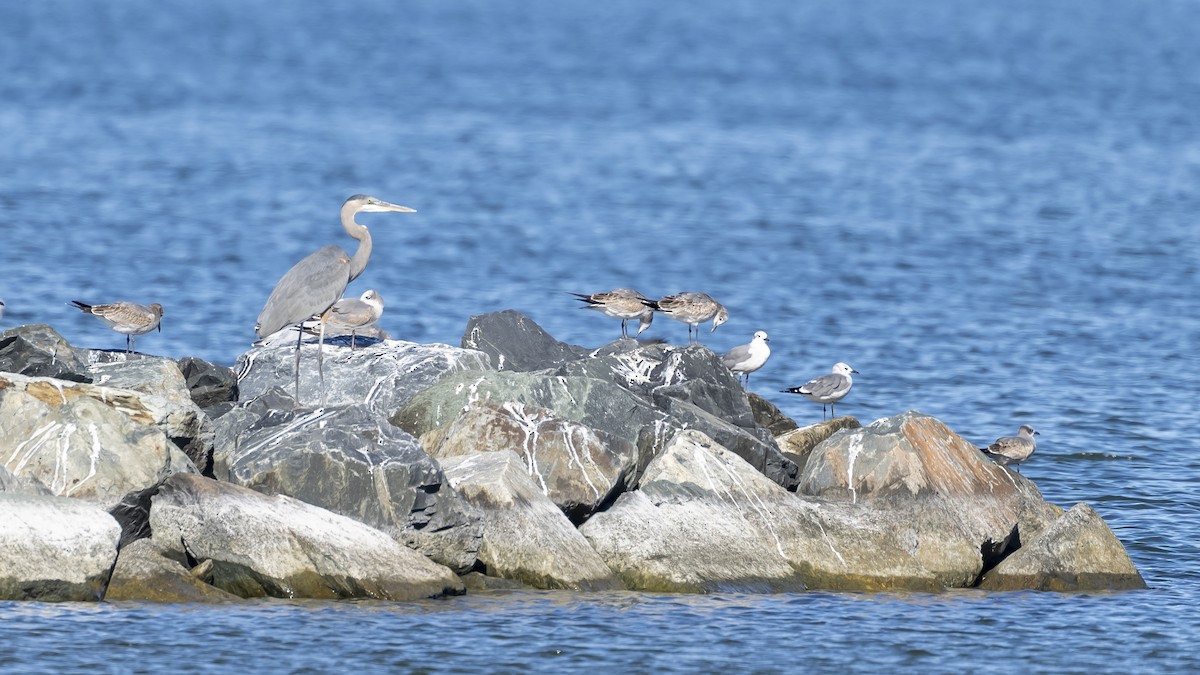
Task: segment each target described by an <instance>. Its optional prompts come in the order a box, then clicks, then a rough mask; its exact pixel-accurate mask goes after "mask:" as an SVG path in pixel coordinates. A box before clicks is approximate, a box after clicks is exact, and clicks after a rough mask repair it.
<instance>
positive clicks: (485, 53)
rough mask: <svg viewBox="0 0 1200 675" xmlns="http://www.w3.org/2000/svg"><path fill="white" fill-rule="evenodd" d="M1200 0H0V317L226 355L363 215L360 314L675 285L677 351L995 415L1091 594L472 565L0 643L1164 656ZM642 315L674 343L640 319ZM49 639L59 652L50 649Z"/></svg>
mask: <svg viewBox="0 0 1200 675" xmlns="http://www.w3.org/2000/svg"><path fill="white" fill-rule="evenodd" d="M1198 25H1200V3H1197V2H1194V1H1190V0H1150V1H1146V0H1056V1H1055V2H1044V1H1043V0H1036V1H1035V0H1015V1H1012V2H1005V3H982V2H969V1H968V0H914V1H913V2H907V3H897V2H893V1H891V0H853V1H846V0H809V1H807V2H802V3H801V2H795V1H793V0H755V1H754V2H737V1H726V2H720V3H716V2H713V3H698V2H681V1H677V0H664V1H661V2H640V1H637V0H611V1H608V2H603V3H580V2H550V1H548V0H533V1H530V2H522V3H499V2H485V1H483V0H480V1H478V2H466V1H460V0H447V1H445V2H426V3H417V2H393V1H390V0H378V1H367V0H360V1H356V2H338V3H329V2H319V1H317V0H304V1H296V2H289V3H286V4H284V3H267V2H245V1H240V0H239V1H234V0H210V1H208V2H205V3H189V2H181V1H178V0H168V1H165V2H149V1H148V0H116V1H114V2H104V3H97V2H88V1H85V0H39V1H38V2H34V3H2V4H0V34H2V35H3V40H0V73H4V74H3V76H0V237H2V239H0V297H3V298H4V300H5V301H6V303H7V304H8V310H7V313H6V314H5V316H4V317H3V319H0V327H9V326H12V325H15V324H19V323H31V322H46V323H50V324H52V325H53V326H55V327H56V328H57V329H58V330H59V331H60V332H62V333H63V335H65V336H66V337H67V338H68V339H69V340H71V341H72V342H73V343H75V344H79V345H84V346H94V347H114V348H115V347H120V346H121V345H123V340H122V338H121V336H119V335H117V334H115V333H112V332H111V331H108V330H107V329H105V328H104V326H103V325H102V324H100V323H99V322H97V321H95V320H94V319H92V318H91V317H86V316H83V315H81V314H79V313H78V312H76V311H75V310H74V309H72V308H70V307H68V306H67V304H66V303H67V301H69V300H72V299H80V300H84V301H88V302H105V301H109V300H116V299H129V300H137V301H144V302H153V301H159V302H162V303H163V304H164V305H165V306H166V318H165V320H164V328H163V332H162V333H161V334H160V333H154V334H151V335H147V336H144V337H143V338H141V339H140V340H139V341H138V346H139V348H141V349H143V350H144V351H148V352H152V353H160V354H167V355H171V356H184V355H194V356H199V357H202V358H206V359H210V360H214V361H218V362H222V363H227V364H228V363H232V362H233V361H234V360H235V359H236V358H237V355H238V354H239V353H241V352H242V351H243V350H244V349H246V348H247V347H248V343H249V342H250V340H251V339H253V325H254V320H255V317H256V315H257V314H258V311H259V309H260V308H261V306H262V303H263V302H264V300H265V298H266V297H267V295H268V294H269V293H270V290H271V287H272V286H273V285H274V282H275V281H276V280H277V279H278V277H279V276H280V275H281V274H282V273H283V272H284V271H285V270H286V269H287V268H288V267H289V266H290V265H291V264H292V263H294V262H295V261H296V260H298V259H299V258H300V257H302V256H303V255H305V254H306V253H308V252H309V251H311V250H313V249H315V248H317V247H319V246H322V245H325V244H328V243H339V244H341V245H343V246H350V245H351V244H352V243H353V242H352V241H351V240H349V239H348V238H346V237H345V236H344V235H343V233H342V232H341V230H340V228H339V227H338V225H337V208H338V206H339V205H340V203H341V201H342V200H343V199H345V197H347V196H348V195H350V194H354V193H357V192H367V193H371V194H375V195H377V196H380V197H382V198H384V199H387V200H390V201H395V202H398V203H401V204H405V205H408V206H411V207H413V208H415V209H417V210H418V213H416V214H403V215H401V214H378V215H376V214H366V215H364V216H361V217H360V220H361V221H362V222H366V223H367V224H369V225H370V226H371V228H372V232H373V233H374V236H375V243H376V253H375V256H374V258H373V259H372V262H371V265H370V267H368V269H367V271H366V273H365V274H364V275H363V277H362V278H360V279H359V280H358V281H357V282H355V284H354V285H353V286H352V287H351V289H350V290H349V291H348V292H349V293H351V294H354V295H357V294H359V293H361V292H362V291H363V290H365V289H366V288H376V289H378V290H379V291H380V292H381V293H382V295H383V296H384V298H385V299H386V301H387V312H386V314H385V316H384V319H383V321H382V325H383V327H384V328H385V329H386V330H388V331H389V332H391V333H392V334H393V335H394V336H396V337H399V338H403V339H409V340H415V341H422V342H432V341H437V342H448V343H451V344H457V342H458V340H459V337H460V336H461V333H462V330H463V327H464V326H465V324H466V320H467V317H468V316H470V315H472V314H477V313H482V312H488V311H494V310H499V309H505V308H515V309H519V310H521V311H523V312H525V313H527V314H529V315H530V316H532V317H533V318H534V319H535V320H537V321H538V322H539V323H541V324H542V325H543V326H544V327H545V328H547V329H548V330H549V331H550V332H551V333H553V334H554V335H555V336H557V337H559V338H560V339H564V340H567V341H570V342H574V343H578V344H585V345H597V344H600V343H602V342H605V341H607V340H609V339H612V338H613V337H616V336H617V335H618V333H619V327H618V325H617V323H616V322H615V321H613V320H611V319H607V318H605V317H602V316H600V315H598V314H595V313H592V312H586V313H585V312H579V311H577V310H576V309H575V308H574V305H575V303H574V302H572V301H571V299H570V297H569V296H567V295H566V293H567V292H568V291H577V292H591V291H597V290H607V289H609V288H613V287H615V286H632V287H635V288H638V289H640V290H642V291H643V292H645V293H647V294H648V295H662V294H667V293H673V292H678V291H682V290H703V291H707V292H709V293H711V294H712V295H714V296H715V297H717V298H718V299H720V300H722V301H723V302H724V303H725V304H726V305H727V306H728V307H729V309H730V312H731V314H732V318H731V320H730V321H729V323H727V324H726V325H724V326H722V327H721V328H720V329H718V330H717V331H716V332H715V333H712V334H707V333H706V334H705V337H704V339H705V342H706V343H707V344H709V345H710V346H712V347H713V348H714V349H717V350H724V349H728V348H729V347H731V346H733V345H735V344H741V343H743V342H745V341H747V340H748V339H749V337H750V335H751V334H752V333H753V332H754V331H755V330H766V331H767V332H768V333H770V335H771V344H772V347H773V348H774V355H773V356H772V359H771V361H770V362H769V363H768V364H767V366H766V367H765V368H764V369H763V370H762V371H760V372H759V373H756V374H755V375H754V376H753V378H752V382H751V385H752V389H754V390H755V391H758V392H759V393H762V394H764V395H766V396H767V397H768V398H771V399H772V400H773V401H775V402H776V403H778V404H779V405H780V406H782V407H783V409H784V410H785V412H788V413H789V414H791V415H793V416H795V417H796V418H797V419H799V420H801V421H809V420H813V419H816V415H817V414H819V413H818V411H817V410H816V408H815V406H812V405H811V404H810V403H808V402H807V401H804V400H800V399H789V398H786V397H785V395H783V394H779V393H777V391H778V390H779V389H781V388H783V387H785V386H791V385H795V384H799V383H802V382H803V381H804V380H806V379H808V378H809V377H811V376H814V375H817V374H820V373H823V372H826V371H827V370H828V368H829V367H830V366H831V365H832V364H833V363H834V362H835V361H846V362H848V363H850V364H851V365H853V366H854V367H855V368H857V369H858V370H859V371H861V373H862V374H861V375H860V376H858V377H857V378H856V385H855V389H854V392H853V393H852V394H851V395H850V397H849V398H848V399H846V401H845V405H844V406H839V411H840V412H845V413H847V414H852V415H855V416H857V417H859V418H860V419H862V420H864V421H865V420H871V419H875V418H878V417H882V416H885V415H891V414H895V413H899V412H902V411H904V410H907V409H911V408H917V409H920V410H922V411H923V412H926V413H930V414H933V415H936V416H938V417H939V418H941V419H943V420H944V421H945V422H947V423H948V424H949V425H950V426H951V427H952V428H954V429H956V430H957V431H959V432H960V433H962V434H964V435H966V436H967V437H968V438H970V439H972V440H975V441H979V442H983V441H989V440H991V439H993V438H995V437H997V436H999V435H1002V434H1007V433H1011V432H1012V431H1015V429H1016V427H1017V426H1018V425H1019V424H1021V423H1023V422H1028V423H1031V424H1033V425H1034V426H1035V427H1037V428H1038V429H1039V430H1040V431H1041V433H1042V435H1041V439H1040V440H1041V443H1040V445H1039V449H1038V454H1037V455H1036V456H1035V457H1034V459H1033V460H1031V461H1030V462H1029V463H1028V464H1027V465H1026V466H1025V467H1024V468H1023V472H1024V473H1025V475H1027V476H1029V477H1030V478H1032V479H1034V480H1035V481H1036V482H1037V483H1038V485H1039V486H1040V488H1041V489H1042V491H1043V493H1044V494H1045V495H1046V496H1047V498H1048V499H1050V500H1051V501H1054V502H1055V503H1058V504H1061V505H1064V506H1069V505H1071V504H1073V503H1075V502H1078V501H1088V502H1090V503H1092V504H1093V505H1094V506H1095V507H1096V508H1097V509H1098V510H1099V511H1100V513H1101V514H1102V515H1103V516H1104V518H1105V519H1106V520H1107V521H1108V523H1109V524H1110V525H1111V526H1112V527H1113V529H1114V530H1115V532H1116V533H1117V535H1118V536H1119V537H1120V538H1121V539H1122V541H1123V542H1124V543H1125V544H1126V546H1127V547H1128V549H1129V552H1130V554H1131V556H1132V557H1133V559H1134V562H1135V563H1136V564H1137V566H1138V568H1139V569H1140V570H1141V572H1142V574H1143V575H1144V576H1145V578H1146V580H1147V582H1148V583H1149V584H1150V586H1151V589H1150V590H1148V591H1144V592H1135V593H1124V594H1117V595H1099V596H1072V595H1063V596H1060V595H1055V594H1037V593H1018V594H1006V595H1005V594H1002V595H982V594H975V593H951V594H946V595H942V596H890V595H885V596H869V595H868V596H864V595H848V594H825V593H811V594H804V595H790V596H735V597H730V596H712V597H675V596H654V595H640V594H628V593H625V594H604V595H595V596H580V595H570V594H556V593H517V594H505V595H495V596H486V595H476V596H468V597H463V598H453V599H448V600H443V601H436V602H429V603H417V604H411V605H389V604H378V603H333V604H329V603H315V604H307V603H283V602H264V603H254V604H247V605H245V606H239V607H211V608H210V607H171V606H167V607H158V606H145V605H124V604H106V605H100V606H94V605H87V606H81V605H70V604H68V605H53V606H46V605H24V604H3V605H0V638H3V640H2V641H3V644H4V648H3V649H0V669H4V670H14V671H21V670H25V671H30V672H33V671H49V670H54V671H60V672H65V671H83V670H88V671H94V670H100V671H114V672H123V671H130V670H147V671H148V670H159V669H163V668H167V667H170V668H179V667H181V664H182V666H183V669H185V670H186V669H189V668H190V669H194V670H205V669H209V668H211V669H221V668H222V667H224V668H231V667H239V668H242V667H251V666H252V667H255V668H258V669H262V670H284V671H304V670H309V671H329V670H342V669H344V668H345V667H349V666H362V667H365V668H370V669H380V670H381V669H387V668H390V669H429V670H463V671H465V670H479V669H483V670H489V671H491V670H520V669H523V668H530V667H532V668H539V669H546V670H582V669H584V668H591V667H594V666H595V665H607V666H610V667H612V668H619V669H622V670H630V669H632V670H640V671H650V670H654V671H678V672H685V671H702V670H711V669H714V668H717V667H722V668H733V669H736V670H755V669H761V670H785V669H786V670H795V669H799V668H806V669H814V670H839V671H841V670H861V671H879V670H885V669H892V668H895V667H911V668H916V669H920V670H923V671H954V672H962V671H967V670H970V671H979V672H986V671H993V672H999V671H1005V672H1010V671H1011V669H1012V668H1013V666H1014V664H1018V665H1019V666H1020V669H1024V670H1039V671H1075V672H1096V671H1125V672H1128V671H1131V670H1146V669H1152V670H1160V671H1161V670H1176V671H1187V670H1191V671H1196V670H1198V669H1200V656H1196V654H1197V653H1200V649H1198V648H1197V647H1196V645H1195V643H1196V642H1197V639H1198V638H1200V628H1198V626H1200V611H1197V610H1196V609H1195V608H1196V606H1197V605H1200V573H1198V572H1197V570H1196V564H1195V563H1196V561H1197V560H1200V545H1198V543H1197V542H1200V519H1198V518H1197V516H1198V515H1200V513H1198V511H1200V509H1197V506H1196V504H1197V503H1198V500H1197V498H1196V497H1195V488H1196V486H1197V485H1200V448H1198V447H1197V442H1196V439H1197V437H1198V436H1200V424H1198V422H1197V414H1196V410H1197V407H1196V405H1197V404H1196V401H1197V394H1198V393H1200V357H1198V356H1197V354H1198V353H1200V293H1198V292H1197V277H1198V274H1200V272H1198V270H1200V40H1197V39H1196V37H1195V35H1196V32H1195V27H1196V26H1198ZM649 335H650V336H654V337H663V338H667V339H669V340H671V341H674V342H682V341H683V340H684V339H685V335H686V328H685V327H684V326H683V325H682V324H677V323H673V322H671V321H669V320H667V319H664V318H659V319H658V320H657V322H656V323H655V325H654V326H653V327H652V328H651V330H650V332H649ZM76 645H85V646H86V648H77V647H76Z"/></svg>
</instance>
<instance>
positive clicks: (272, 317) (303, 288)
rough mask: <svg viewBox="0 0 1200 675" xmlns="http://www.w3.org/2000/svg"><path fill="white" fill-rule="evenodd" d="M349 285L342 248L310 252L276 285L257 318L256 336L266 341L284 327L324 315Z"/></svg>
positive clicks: (348, 265) (347, 259)
mask: <svg viewBox="0 0 1200 675" xmlns="http://www.w3.org/2000/svg"><path fill="white" fill-rule="evenodd" d="M348 283H350V256H349V254H347V253H346V251H345V249H343V248H342V247H341V246H326V247H324V248H321V249H318V250H316V251H313V252H312V253H310V254H308V255H307V256H305V257H304V259H302V260H301V261H300V262H298V263H296V264H295V265H292V268H291V269H290V270H288V271H287V273H286V274H284V275H283V277H282V278H280V280H279V283H277V284H275V290H273V291H271V297H270V298H268V299H267V304H266V305H264V306H263V308H262V311H261V312H259V314H258V325H257V327H256V332H257V333H258V336H259V337H260V338H261V337H266V336H267V335H270V334H271V333H274V332H276V331H278V330H280V329H281V328H283V327H284V326H289V325H291V324H294V323H300V322H301V321H304V320H305V319H307V318H309V317H310V316H312V315H314V314H324V313H325V310H327V309H329V307H330V306H331V305H333V303H335V302H337V301H338V299H339V298H341V297H342V293H343V292H345V290H346V284H348Z"/></svg>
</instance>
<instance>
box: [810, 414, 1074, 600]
mask: <svg viewBox="0 0 1200 675" xmlns="http://www.w3.org/2000/svg"><path fill="white" fill-rule="evenodd" d="M799 492H801V493H803V494H808V495H814V496H821V497H823V498H825V499H828V500H831V501H843V502H848V503H851V504H857V505H859V506H860V507H861V508H862V509H864V510H870V511H872V512H874V513H876V514H878V516H879V517H880V518H885V519H890V520H891V521H892V522H893V523H894V530H893V531H894V533H895V541H896V543H897V545H900V546H902V547H905V548H908V549H911V551H912V553H913V555H914V556H915V557H916V559H917V560H918V561H920V562H921V564H922V565H924V566H925V567H926V568H928V569H929V570H931V571H933V572H934V573H935V574H937V575H938V578H939V579H940V580H941V581H942V583H944V584H945V585H947V586H951V587H963V586H971V585H974V583H975V582H976V581H977V580H978V578H979V575H980V573H981V572H982V571H983V570H984V569H985V568H987V567H990V566H992V565H994V564H995V563H996V562H998V561H999V559H1000V558H1002V557H1003V556H1004V555H1007V554H1008V553H1009V552H1011V550H1012V549H1013V547H1014V546H1015V545H1016V542H1017V541H1029V540H1031V539H1033V538H1035V537H1037V535H1039V534H1040V533H1041V532H1042V531H1044V530H1045V529H1046V528H1047V527H1048V526H1049V525H1050V523H1051V522H1053V521H1054V520H1055V519H1057V518H1058V516H1059V515H1060V514H1061V513H1062V510H1061V509H1059V508H1058V507H1056V506H1054V505H1052V504H1049V503H1047V502H1046V501H1045V500H1044V499H1043V498H1042V495H1041V493H1040V492H1039V491H1038V489H1037V486H1036V485H1034V484H1033V482H1032V481H1030V480H1028V479H1026V478H1023V477H1021V476H1020V475H1018V474H1015V473H1012V472H1009V471H1007V470H1005V469H1004V468H1003V467H1000V466H997V465H996V464H994V463H992V462H990V461H988V460H987V459H985V458H984V457H983V455H982V454H981V453H980V452H979V450H978V449H977V448H976V446H975V445H974V444H972V443H970V442H968V441H967V440H966V439H964V438H962V437H961V436H959V435H958V434H956V433H954V432H953V431H951V430H950V429H949V428H948V427H946V425H945V424H943V423H942V422H941V421H939V420H937V419H935V418H933V417H930V416H928V415H923V414H921V413H919V412H916V411H910V412H907V413H904V414H901V415H896V416H894V417H888V418H884V419H881V420H877V421H876V422H874V423H872V424H871V425H869V426H867V427H863V428H860V429H849V430H844V431H841V432H839V433H837V434H835V435H833V436H832V437H830V438H829V440H827V441H825V442H823V443H821V444H819V445H818V446H817V447H816V448H814V449H813V450H812V453H811V454H810V455H809V457H808V461H807V462H806V464H805V467H804V475H803V478H802V480H801V484H800V488H799Z"/></svg>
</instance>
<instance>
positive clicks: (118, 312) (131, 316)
mask: <svg viewBox="0 0 1200 675" xmlns="http://www.w3.org/2000/svg"><path fill="white" fill-rule="evenodd" d="M71 304H72V305H75V307H77V308H79V310H80V311H82V312H84V313H86V314H91V315H93V316H98V317H100V319H101V320H102V321H104V323H106V324H108V327H109V328H111V329H113V330H115V331H117V332H118V333H124V334H125V351H126V352H127V353H132V352H133V350H134V347H135V346H136V342H137V341H136V340H135V339H134V336H135V335H145V334H146V333H149V332H150V331H152V330H154V329H155V328H157V329H158V330H159V331H160V332H161V331H162V317H163V308H162V305H160V304H158V303H157V302H156V303H154V304H153V305H139V304H136V303H133V302H114V303H111V304H107V305H89V304H87V303H83V302H80V301H78V300H72V301H71Z"/></svg>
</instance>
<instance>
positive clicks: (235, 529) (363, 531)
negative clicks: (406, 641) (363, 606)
mask: <svg viewBox="0 0 1200 675" xmlns="http://www.w3.org/2000/svg"><path fill="white" fill-rule="evenodd" d="M150 523H151V529H152V530H153V532H154V535H153V540H154V543H155V544H157V545H158V546H159V547H161V548H162V549H163V550H164V552H165V553H166V555H168V556H169V557H172V558H174V559H185V558H186V559H192V560H196V561H198V562H199V563H204V562H205V561H208V560H211V561H212V582H213V585H214V586H217V587H218V588H220V589H222V590H225V591H227V592H230V593H233V594H234V595H238V596H241V597H264V596H270V597H281V598H328V599H333V598H364V597H365V598H377V599H385V600H415V599H418V598H426V597H435V596H439V595H444V594H446V593H458V592H461V591H462V583H461V582H460V581H459V580H458V578H457V577H456V576H455V575H454V573H453V572H451V571H450V570H449V569H448V568H445V567H442V566H441V565H438V564H436V563H433V562H431V561H429V560H428V559H426V558H425V556H423V555H421V554H420V553H418V552H416V551H413V550H412V549H409V548H408V547H406V546H404V545H402V544H399V543H397V542H396V541H395V540H394V539H392V538H391V537H389V536H388V535H386V534H384V533H383V532H380V531H379V530H376V529H373V528H371V527H368V526H366V525H363V524H362V523H360V522H358V521H356V520H352V519H350V518H346V517H345V516H339V515H337V514H335V513H332V512H330V511H326V510H325V509H322V508H319V507H316V506H312V505H310V504H305V503H304V502H301V501H298V500H296V499H292V498H290V497H285V496H274V497H271V496H267V495H263V494H260V493H258V492H255V491H253V490H250V489H247V488H243V487H239V486H236V485H231V484H229V483H222V482H218V481H214V480H211V479H208V478H203V477H200V476H191V475H184V474H179V475H176V476H173V477H172V478H171V479H169V480H168V481H167V482H166V483H165V484H164V485H163V486H162V489H161V490H160V491H159V493H158V494H157V495H156V496H155V497H154V500H153V504H152V506H151V509H150Z"/></svg>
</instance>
